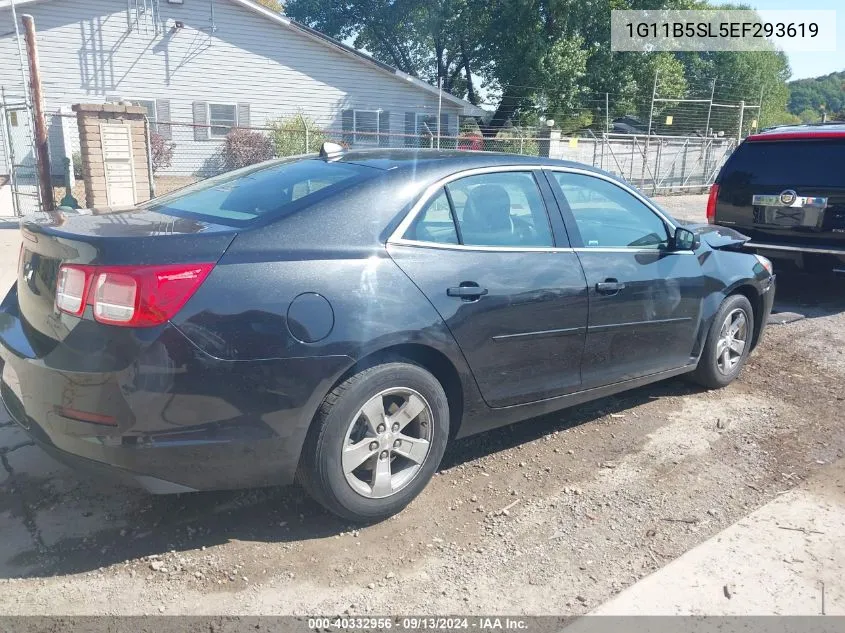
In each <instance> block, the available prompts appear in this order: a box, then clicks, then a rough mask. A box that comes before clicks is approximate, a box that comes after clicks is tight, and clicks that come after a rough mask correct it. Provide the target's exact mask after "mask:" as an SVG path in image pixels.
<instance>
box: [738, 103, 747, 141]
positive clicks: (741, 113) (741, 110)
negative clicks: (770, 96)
mask: <svg viewBox="0 0 845 633" xmlns="http://www.w3.org/2000/svg"><path fill="white" fill-rule="evenodd" d="M744 116H745V101H740V102H739V129H738V130H737V131H736V142H737V143H739V142H740V141H742V119H743V117H744Z"/></svg>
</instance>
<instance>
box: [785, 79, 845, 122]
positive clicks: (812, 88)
mask: <svg viewBox="0 0 845 633" xmlns="http://www.w3.org/2000/svg"><path fill="white" fill-rule="evenodd" d="M788 87H789V92H790V94H789V105H788V107H789V111H790V112H792V113H793V114H799V113H801V112H803V111H805V110H808V109H810V110H815V111H817V112H818V111H819V110H820V109H821V108H822V107H824V108H825V110H827V111H828V112H829V113H831V115H833V114H836V113H839V112H845V71H843V72H839V73H831V74H829V75H824V76H822V77H814V78H811V79H799V80H797V81H792V82H790V83H789V86H788Z"/></svg>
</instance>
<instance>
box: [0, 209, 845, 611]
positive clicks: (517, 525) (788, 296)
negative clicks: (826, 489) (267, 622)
mask: <svg viewBox="0 0 845 633" xmlns="http://www.w3.org/2000/svg"><path fill="white" fill-rule="evenodd" d="M685 198H688V199H689V204H688V205H687V206H686V207H684V208H683V209H682V211H685V212H686V213H687V214H688V215H689V216H690V217H691V218H694V217H695V215H696V213H698V214H700V213H701V212H702V211H701V210H703V208H704V204H703V203H704V200H705V198H703V197H701V196H686V197H685ZM672 203H673V204H676V201H674V200H673V201H672ZM666 206H667V207H668V206H669V205H666ZM681 206H682V205H681ZM697 209H698V211H697ZM669 210H670V212H672V213H675V214H677V215H681V214H680V213H678V211H676V210H673V209H671V208H670V209H669ZM699 217H700V215H699ZM4 250H5V249H4ZM777 307H778V309H780V310H789V311H792V312H800V313H801V314H804V315H806V317H807V318H804V319H803V320H799V321H795V322H791V323H788V324H786V325H773V326H770V328H769V330H768V332H767V335H766V338H765V339H764V341H763V343H762V344H761V346H760V347H759V348H758V350H756V351H755V353H754V354H753V355H752V357H751V358H750V361H749V363H748V365H747V366H746V368H745V371H744V372H743V374H742V376H741V378H740V379H739V380H738V381H737V382H735V383H734V384H733V385H731V386H730V387H728V388H727V389H723V390H720V391H713V392H707V391H702V390H700V389H698V388H696V387H693V386H691V385H689V384H687V383H686V382H684V381H682V380H671V381H666V382H663V383H658V384H656V385H651V386H649V387H646V388H643V389H639V390H636V391H632V392H629V393H626V394H621V395H618V396H615V397H612V398H606V399H603V400H600V401H597V402H594V403H591V404H588V405H585V406H581V407H578V408H576V409H572V410H569V411H565V412H563V413H558V414H555V415H551V416H546V417H543V418H538V419H534V420H531V421H527V422H523V423H521V424H518V425H514V426H511V427H507V428H504V429H500V430H497V431H493V432H489V433H486V434H484V435H481V436H477V437H474V438H468V439H466V440H462V441H458V442H455V443H454V444H453V445H452V446H451V447H450V448H449V450H448V452H447V455H446V458H445V461H444V464H443V467H442V469H441V470H440V472H439V473H438V474H437V476H435V478H434V479H433V481H432V482H431V484H430V485H429V486H428V488H427V489H426V490H425V491H424V492H423V494H422V495H421V497H420V498H419V499H417V500H416V501H415V502H414V503H413V504H412V505H411V506H410V507H408V508H407V509H406V510H405V511H403V512H402V513H401V514H400V515H399V516H397V517H394V518H393V519H391V520H388V521H385V522H383V523H381V524H378V525H374V526H370V527H365V528H356V527H354V526H350V525H346V524H344V523H343V522H341V521H339V520H337V519H335V518H333V517H332V516H329V515H327V514H326V513H325V512H324V511H322V510H321V509H320V508H319V507H318V506H317V505H316V504H314V503H312V502H311V501H309V500H308V499H307V498H306V497H305V496H304V494H303V493H302V492H301V491H300V490H298V489H297V488H290V489H264V490H250V491H244V492H237V493H204V494H192V495H181V496H178V497H176V496H173V497H151V496H147V495H145V494H143V493H141V492H138V491H135V490H130V489H126V488H121V487H116V486H114V485H112V484H110V482H107V481H98V480H95V479H90V478H88V477H86V476H83V475H78V474H76V473H74V472H72V471H69V470H67V469H65V468H64V467H62V466H59V465H58V464H56V463H55V462H53V461H52V460H50V459H49V458H47V457H46V456H45V455H44V454H43V453H42V452H41V451H39V450H38V449H37V448H36V447H34V446H31V445H29V444H28V442H27V438H26V436H24V435H23V433H21V432H20V431H18V430H17V429H15V428H14V427H12V426H11V425H10V423H8V422H7V421H5V418H0V427H2V428H0V447H2V448H0V460H2V466H3V468H1V469H0V534H2V535H3V539H2V541H0V585H2V586H1V587H0V613H5V614H157V613H169V614H175V613H179V614H209V613H215V614H286V613H298V614H309V613H310V614H313V613H321V612H322V613H330V614H343V613H355V614H359V613H360V614H363V613H371V614H372V613H378V614H385V613H432V614H433V613H484V614H491V613H499V614H506V613H508V614H562V613H564V614H581V613H585V612H587V611H589V610H591V609H592V608H594V607H596V606H597V605H599V604H600V603H602V602H604V601H605V600H607V599H608V598H609V597H611V596H613V595H615V594H617V593H618V592H620V591H621V590H623V589H625V588H626V587H628V586H629V585H631V584H632V583H634V582H636V581H637V580H639V579H640V578H642V577H643V576H645V575H647V574H649V573H651V572H652V571H654V570H656V569H658V568H660V567H662V566H663V565H665V564H666V563H668V562H669V561H671V560H673V559H675V558H676V557H678V556H680V555H681V554H683V553H684V552H686V551H687V550H689V549H690V548H692V547H694V546H695V545H697V544H699V543H701V542H702V541H704V540H705V539H707V538H709V537H710V536H712V535H714V534H715V533H717V532H719V531H721V530H723V529H724V528H726V527H727V526H729V525H731V524H732V523H734V522H736V521H737V520H739V519H740V518H742V517H744V516H746V515H748V514H749V513H751V512H752V511H754V510H755V509H757V508H758V507H760V506H762V505H763V504H765V503H766V502H767V501H769V500H771V499H773V498H775V497H776V496H777V495H778V494H779V493H781V492H783V491H785V490H788V489H791V488H792V487H794V486H796V485H797V484H799V483H800V482H801V481H803V480H804V479H805V478H806V477H808V476H809V475H810V474H812V473H813V472H815V471H816V470H818V469H820V468H822V467H823V464H827V463H830V462H832V461H834V460H835V459H837V458H839V457H842V456H843V455H845V429H843V427H842V425H841V422H840V414H839V412H840V410H841V407H842V399H843V396H842V395H840V387H839V386H840V384H841V381H842V379H843V376H845V357H844V356H843V349H845V345H843V343H845V316H843V311H845V286H843V285H841V284H837V285H824V284H821V283H814V282H813V281H812V280H811V279H810V278H807V277H799V276H782V277H781V278H780V279H779V288H778V306H777Z"/></svg>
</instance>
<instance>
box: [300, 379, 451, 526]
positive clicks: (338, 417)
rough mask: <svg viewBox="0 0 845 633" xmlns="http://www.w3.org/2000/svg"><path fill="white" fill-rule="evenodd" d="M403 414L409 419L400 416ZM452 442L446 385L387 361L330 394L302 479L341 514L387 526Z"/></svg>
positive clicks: (316, 422)
mask: <svg viewBox="0 0 845 633" xmlns="http://www.w3.org/2000/svg"><path fill="white" fill-rule="evenodd" d="M417 409H420V412H419V413H417V414H416V415H415V416H414V417H413V418H411V419H406V418H410V417H411V415H412V414H413V413H415V412H416V411H417ZM400 410H401V411H405V413H401V414H399V415H397V412H398V411H400ZM379 411H381V413H380V412H379ZM382 426H383V427H384V428H382ZM397 427H399V430H398V431H397V430H396V429H397ZM448 438H449V404H448V401H447V398H446V393H445V392H444V390H443V386H442V385H441V384H440V382H439V381H438V380H437V379H436V378H435V377H434V376H433V375H432V374H431V373H429V372H428V371H426V370H425V369H423V368H422V367H419V366H418V365H414V364H411V363H408V362H387V363H383V364H380V365H376V366H374V367H369V368H367V369H364V370H362V371H360V372H358V373H356V374H355V375H353V376H351V377H350V378H347V379H346V380H344V381H343V382H342V383H341V384H340V385H338V386H337V387H336V388H335V389H333V390H332V391H331V392H330V393H329V394H328V395H327V396H326V398H325V400H324V401H323V404H322V405H321V407H320V409H319V411H318V412H317V415H316V417H315V419H314V422H313V424H312V427H311V429H310V431H309V434H308V438H307V439H306V443H305V446H304V448H303V453H302V458H301V460H300V467H299V480H300V482H301V483H302V485H303V487H304V488H305V489H306V490H307V491H308V493H309V494H310V495H311V496H312V497H313V498H314V499H315V500H316V501H317V502H319V503H320V504H321V505H323V506H324V507H325V508H326V509H328V510H329V511H331V512H333V513H334V514H336V515H338V516H340V517H342V518H345V519H350V520H352V521H355V522H375V521H379V520H381V519H385V518H387V517H389V516H392V515H394V514H396V513H397V512H399V511H401V510H402V509H403V508H404V507H405V506H407V505H408V504H409V503H410V502H411V501H412V500H413V499H414V498H415V497H416V496H417V495H418V494H419V493H420V492H421V491H422V489H423V488H425V486H426V484H427V483H428V482H429V480H430V479H431V477H432V475H433V474H434V472H435V470H436V469H437V467H438V466H439V465H440V460H441V459H442V458H443V453H444V451H445V450H446V443H447V441H448ZM426 442H427V445H426V444H425V443H426ZM397 443H398V444H397ZM359 460H362V461H361V463H360V464H359V465H358V467H357V468H355V469H354V470H353V467H354V466H355V464H356V463H357V462H358V461H359ZM418 462H419V463H418ZM386 475H389V476H390V480H389V485H388V483H385V482H386V481H387V480H386V479H385V476H386Z"/></svg>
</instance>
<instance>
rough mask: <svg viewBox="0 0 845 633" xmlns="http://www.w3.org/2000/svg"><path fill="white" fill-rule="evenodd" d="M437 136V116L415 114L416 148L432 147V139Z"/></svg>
mask: <svg viewBox="0 0 845 633" xmlns="http://www.w3.org/2000/svg"><path fill="white" fill-rule="evenodd" d="M435 136H437V115H436V114H420V113H417V146H418V147H432V140H431V139H432V138H434V137H435Z"/></svg>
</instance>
